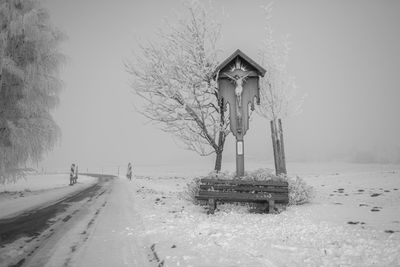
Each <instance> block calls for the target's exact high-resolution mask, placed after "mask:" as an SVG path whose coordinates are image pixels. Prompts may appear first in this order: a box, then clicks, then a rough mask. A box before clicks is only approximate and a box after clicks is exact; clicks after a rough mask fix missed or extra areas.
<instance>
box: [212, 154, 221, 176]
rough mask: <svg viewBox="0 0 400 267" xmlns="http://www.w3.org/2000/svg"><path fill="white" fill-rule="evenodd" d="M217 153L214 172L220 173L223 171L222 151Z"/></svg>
mask: <svg viewBox="0 0 400 267" xmlns="http://www.w3.org/2000/svg"><path fill="white" fill-rule="evenodd" d="M216 153H217V156H216V158H215V167H214V171H216V172H220V171H221V167H222V150H219V151H217V152H216Z"/></svg>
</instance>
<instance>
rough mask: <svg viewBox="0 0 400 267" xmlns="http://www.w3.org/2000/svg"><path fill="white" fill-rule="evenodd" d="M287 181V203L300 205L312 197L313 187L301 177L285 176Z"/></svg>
mask: <svg viewBox="0 0 400 267" xmlns="http://www.w3.org/2000/svg"><path fill="white" fill-rule="evenodd" d="M287 181H288V183H289V205H302V204H305V203H308V202H310V201H311V200H312V199H313V198H314V188H313V187H312V186H310V185H308V184H307V183H306V182H305V181H304V180H303V179H302V178H300V177H298V176H297V177H296V179H293V178H287Z"/></svg>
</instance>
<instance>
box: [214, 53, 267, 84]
mask: <svg viewBox="0 0 400 267" xmlns="http://www.w3.org/2000/svg"><path fill="white" fill-rule="evenodd" d="M237 56H240V57H241V58H243V59H244V60H245V61H247V62H248V63H249V64H250V65H252V66H253V67H254V68H255V69H256V70H257V72H258V74H259V75H260V76H261V77H264V75H265V72H266V70H265V69H264V68H263V67H261V66H260V65H258V64H257V63H256V62H255V61H254V60H252V59H251V58H250V57H248V56H247V55H246V54H245V53H243V52H242V51H240V49H238V50H236V51H235V52H234V53H233V54H232V55H230V56H229V57H228V58H227V59H225V60H224V61H223V62H222V63H221V64H219V66H218V67H217V69H216V70H215V72H214V73H215V74H214V76H215V75H216V74H217V73H218V72H219V71H220V70H222V69H223V68H225V66H226V65H228V64H229V63H230V62H231V61H232V60H234V59H235V58H236V57H237Z"/></svg>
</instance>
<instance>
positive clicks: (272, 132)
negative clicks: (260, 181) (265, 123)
mask: <svg viewBox="0 0 400 267" xmlns="http://www.w3.org/2000/svg"><path fill="white" fill-rule="evenodd" d="M271 138H272V149H273V151H274V163H275V173H276V175H279V155H278V151H277V147H276V127H275V122H274V121H273V120H272V121H271Z"/></svg>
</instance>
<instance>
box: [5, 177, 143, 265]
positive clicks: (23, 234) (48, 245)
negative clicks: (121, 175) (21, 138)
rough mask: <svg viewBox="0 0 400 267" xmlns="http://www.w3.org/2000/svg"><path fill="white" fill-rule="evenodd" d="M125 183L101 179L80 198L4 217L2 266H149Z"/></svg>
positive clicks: (115, 179)
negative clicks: (12, 216)
mask: <svg viewBox="0 0 400 267" xmlns="http://www.w3.org/2000/svg"><path fill="white" fill-rule="evenodd" d="M127 183H128V181H126V180H125V179H118V178H115V177H114V178H112V177H111V176H108V177H107V176H102V177H100V178H99V183H98V184H96V185H94V186H91V187H89V188H87V189H86V190H84V191H82V192H80V193H79V194H76V195H74V196H71V197H69V198H67V199H64V200H62V201H59V202H57V203H53V204H51V205H48V206H45V207H43V208H41V209H34V210H31V211H29V212H25V213H23V214H22V215H20V216H17V217H15V218H9V219H7V220H5V219H3V220H2V221H1V222H0V224H1V223H2V232H4V233H3V237H4V238H3V240H1V242H0V243H1V247H0V266H148V265H149V259H151V250H150V248H147V251H148V252H149V253H146V252H145V251H146V247H144V246H143V245H142V240H140V239H139V238H137V234H135V233H138V232H140V230H141V228H142V227H143V226H142V223H141V221H140V217H139V216H137V214H135V210H134V207H133V205H132V204H133V199H132V197H133V194H132V193H133V192H131V191H132V188H133V187H132V184H127ZM130 190H131V191H130ZM6 237H7V238H6ZM148 255H150V256H148ZM149 257H150V258H149Z"/></svg>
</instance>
